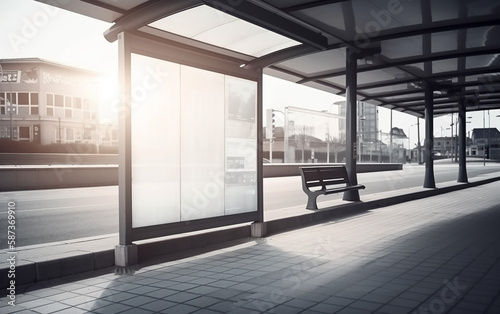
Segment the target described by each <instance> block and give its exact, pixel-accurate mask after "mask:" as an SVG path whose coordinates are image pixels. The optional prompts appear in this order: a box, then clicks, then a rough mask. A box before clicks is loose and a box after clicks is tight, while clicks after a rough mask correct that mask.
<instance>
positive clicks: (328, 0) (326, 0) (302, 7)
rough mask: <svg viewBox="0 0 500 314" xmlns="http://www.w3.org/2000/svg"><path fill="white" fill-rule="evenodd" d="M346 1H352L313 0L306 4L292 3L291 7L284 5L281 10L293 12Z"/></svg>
mask: <svg viewBox="0 0 500 314" xmlns="http://www.w3.org/2000/svg"><path fill="white" fill-rule="evenodd" d="M344 1H350V0H320V1H313V2H309V3H304V4H297V5H292V6H289V7H284V8H281V10H283V11H285V12H288V13H291V12H295V11H301V10H307V9H312V8H317V7H321V6H324V5H329V4H334V3H339V2H344Z"/></svg>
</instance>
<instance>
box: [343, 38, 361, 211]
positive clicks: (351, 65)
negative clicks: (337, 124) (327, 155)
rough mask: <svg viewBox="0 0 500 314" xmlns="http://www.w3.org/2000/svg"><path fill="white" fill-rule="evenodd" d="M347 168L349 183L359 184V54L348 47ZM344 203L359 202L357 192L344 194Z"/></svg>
mask: <svg viewBox="0 0 500 314" xmlns="http://www.w3.org/2000/svg"><path fill="white" fill-rule="evenodd" d="M346 52H347V53H346V79H345V80H346V140H347V147H346V168H347V174H348V175H349V181H350V182H351V184H352V185H356V184H358V177H357V173H356V147H357V133H356V123H357V121H356V120H357V113H356V110H357V99H356V89H357V62H358V61H357V59H358V58H357V53H356V52H354V51H353V48H351V47H347V51H346ZM343 200H344V201H355V202H356V201H359V200H360V199H359V192H358V191H357V190H353V191H346V192H344V197H343Z"/></svg>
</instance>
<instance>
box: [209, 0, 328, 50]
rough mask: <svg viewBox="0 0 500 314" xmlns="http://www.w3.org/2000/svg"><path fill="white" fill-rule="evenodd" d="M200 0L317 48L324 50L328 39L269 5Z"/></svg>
mask: <svg viewBox="0 0 500 314" xmlns="http://www.w3.org/2000/svg"><path fill="white" fill-rule="evenodd" d="M202 1H203V3H205V4H206V5H208V6H211V7H213V8H215V9H217V10H220V11H222V12H224V13H227V14H230V15H232V16H235V17H237V18H240V19H242V20H245V21H247V22H250V23H252V24H255V25H258V26H260V27H263V28H265V29H267V30H270V31H273V32H275V33H278V34H280V35H283V36H286V37H288V38H291V39H293V40H296V41H298V42H301V43H304V44H308V45H310V46H313V47H315V48H317V49H321V50H324V49H326V48H327V46H328V39H327V38H326V37H325V36H323V34H322V33H321V32H320V31H319V30H317V29H314V28H313V27H312V26H310V25H308V24H306V23H304V22H302V21H300V20H299V19H297V18H295V17H293V16H291V15H289V14H287V13H285V12H283V11H280V10H279V9H277V8H274V7H272V6H270V5H266V6H265V7H264V6H261V5H257V4H255V3H252V2H250V1H238V2H235V4H234V5H231V4H229V2H228V1H222V0H202ZM262 5H264V4H262Z"/></svg>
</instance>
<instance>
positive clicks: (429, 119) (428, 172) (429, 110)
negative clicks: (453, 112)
mask: <svg viewBox="0 0 500 314" xmlns="http://www.w3.org/2000/svg"><path fill="white" fill-rule="evenodd" d="M424 89H425V144H424V145H425V179H424V188H435V187H436V182H435V180H434V159H433V157H434V152H433V147H434V108H433V107H434V96H433V94H432V93H433V91H432V87H431V84H430V82H428V81H425V82H424Z"/></svg>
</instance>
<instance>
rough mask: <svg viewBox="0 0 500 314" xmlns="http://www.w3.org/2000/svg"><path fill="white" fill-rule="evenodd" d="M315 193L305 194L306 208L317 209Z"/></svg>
mask: <svg viewBox="0 0 500 314" xmlns="http://www.w3.org/2000/svg"><path fill="white" fill-rule="evenodd" d="M317 197H318V195H317V194H308V195H307V206H306V209H318V205H316V198H317Z"/></svg>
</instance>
